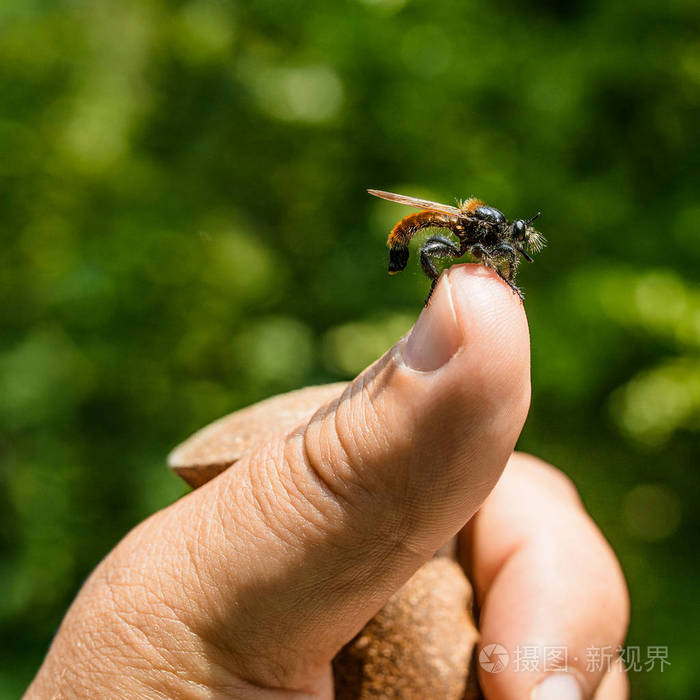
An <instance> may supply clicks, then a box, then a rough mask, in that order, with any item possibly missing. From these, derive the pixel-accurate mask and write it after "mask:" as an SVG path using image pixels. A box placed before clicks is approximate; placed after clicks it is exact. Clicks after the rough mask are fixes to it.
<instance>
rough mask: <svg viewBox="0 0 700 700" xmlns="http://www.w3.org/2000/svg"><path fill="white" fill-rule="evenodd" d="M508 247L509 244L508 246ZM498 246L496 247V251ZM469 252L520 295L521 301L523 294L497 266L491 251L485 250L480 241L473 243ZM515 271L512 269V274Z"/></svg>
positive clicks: (523, 297)
mask: <svg viewBox="0 0 700 700" xmlns="http://www.w3.org/2000/svg"><path fill="white" fill-rule="evenodd" d="M508 247H509V248H510V246H508ZM497 250H498V248H497V249H496V251H497ZM494 252H495V251H494ZM469 253H470V254H471V255H473V256H474V257H475V258H478V259H479V260H480V261H481V262H482V263H483V264H484V265H486V267H488V268H490V269H491V270H493V271H494V272H495V273H496V274H497V275H498V276H499V277H500V278H501V279H502V280H503V281H504V282H505V283H506V284H507V285H508V286H509V287H510V288H511V289H512V290H513V293H514V294H517V295H518V296H519V297H520V300H521V301H523V300H524V299H525V296H524V295H523V293H522V291H521V289H520V287H518V285H516V284H515V282H513V280H512V278H509V277H508V276H507V275H505V274H504V273H503V270H501V268H500V267H499V266H498V263H497V262H496V261H495V260H494V259H493V255H492V251H488V250H486V248H484V246H483V245H481V243H475V244H474V245H473V246H471V247H470V248H469ZM514 273H515V270H513V272H512V274H514Z"/></svg>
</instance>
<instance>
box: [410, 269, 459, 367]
mask: <svg viewBox="0 0 700 700" xmlns="http://www.w3.org/2000/svg"><path fill="white" fill-rule="evenodd" d="M461 345H462V330H461V327H460V326H459V323H458V322H457V317H456V315H455V310H454V306H453V304H452V294H451V291H450V281H449V278H448V277H447V276H446V275H443V276H442V278H441V280H440V283H439V284H438V285H437V287H436V288H435V291H434V292H433V296H432V297H431V298H430V302H429V303H428V306H426V307H425V308H424V309H423V311H421V314H420V316H419V317H418V320H417V321H416V325H415V326H413V330H412V331H411V334H410V335H409V336H408V338H407V339H406V342H405V344H404V347H403V349H402V351H401V354H402V356H403V361H404V363H405V364H406V365H407V366H408V367H410V368H411V369H415V370H418V371H420V372H432V371H433V370H436V369H439V368H440V367H442V366H443V365H444V364H446V363H447V361H448V360H449V359H450V358H451V357H452V356H453V355H454V354H455V353H456V352H457V350H459V348H460V347H461Z"/></svg>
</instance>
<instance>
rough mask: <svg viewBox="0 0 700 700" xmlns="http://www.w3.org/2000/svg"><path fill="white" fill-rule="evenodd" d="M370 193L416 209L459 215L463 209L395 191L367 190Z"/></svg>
mask: <svg viewBox="0 0 700 700" xmlns="http://www.w3.org/2000/svg"><path fill="white" fill-rule="evenodd" d="M367 191H368V192H369V193H370V194H372V195H374V196H375V197H380V198H381V199H388V200H389V201H390V202H396V203H397V204H406V205H407V206H409V207H415V208H416V209H427V210H429V211H438V212H440V213H442V214H450V215H453V216H459V214H460V213H461V211H460V210H459V209H458V208H457V207H451V206H449V205H448V204H438V203H437V202H429V201H428V200H427V199H417V198H416V197H407V196H406V195H404V194H394V193H393V192H383V191H382V190H367Z"/></svg>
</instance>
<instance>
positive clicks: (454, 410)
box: [27, 266, 628, 700]
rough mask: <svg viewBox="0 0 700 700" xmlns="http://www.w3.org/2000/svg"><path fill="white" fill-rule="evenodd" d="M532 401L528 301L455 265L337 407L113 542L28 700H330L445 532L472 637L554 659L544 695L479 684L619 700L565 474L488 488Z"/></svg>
mask: <svg viewBox="0 0 700 700" xmlns="http://www.w3.org/2000/svg"><path fill="white" fill-rule="evenodd" d="M529 397H530V386H529V341H528V331H527V323H526V320H525V315H524V312H523V308H522V305H521V304H520V302H519V301H518V300H517V299H516V298H515V297H514V296H513V295H512V293H511V292H510V290H509V289H508V288H507V287H506V286H505V285H504V284H503V283H502V282H501V281H500V280H498V279H497V278H496V277H495V276H494V275H492V274H491V273H489V272H488V271H486V270H485V269H484V268H483V267H480V266H455V267H452V268H451V269H450V270H449V271H448V273H447V274H445V275H444V276H443V279H442V281H441V283H440V284H439V285H438V287H437V289H436V291H435V294H434V295H433V298H432V300H431V304H430V306H429V307H428V309H426V310H425V311H424V312H423V313H422V314H421V317H420V319H419V321H418V322H417V324H416V326H415V328H414V330H413V332H412V334H411V335H410V336H409V337H408V339H407V340H405V341H400V342H399V343H398V344H397V345H396V346H395V347H394V348H393V349H392V350H391V351H390V352H389V353H387V354H386V355H385V356H384V357H383V358H381V359H380V360H378V361H377V362H376V363H375V364H374V365H372V366H371V367H370V368H369V369H368V370H366V371H365V372H364V373H363V374H362V375H360V376H359V377H358V378H357V379H356V380H355V381H354V382H353V383H352V384H351V385H350V386H349V387H348V389H347V390H346V391H345V392H344V393H343V395H342V397H340V398H339V399H338V400H337V401H335V402H332V403H331V404H330V405H327V406H325V407H323V408H322V409H320V410H319V412H318V413H317V414H316V415H315V416H314V418H313V419H312V420H311V421H310V422H309V424H308V425H306V426H302V427H300V428H299V429H298V430H295V431H293V432H292V433H291V434H290V435H288V436H286V437H280V438H279V439H273V440H270V441H269V442H267V443H266V444H265V445H263V446H262V447H260V448H259V449H257V450H255V451H254V452H252V453H251V454H250V455H248V456H247V457H245V458H243V459H242V460H240V461H239V462H238V463H237V464H236V467H235V469H230V470H228V471H227V472H225V473H224V474H221V475H220V476H219V477H218V478H216V479H215V480H213V481H211V482H209V483H208V484H206V485H205V486H203V487H202V488H200V489H198V490H197V491H195V492H193V493H192V494H190V495H188V496H186V497H185V498H183V499H181V500H180V501H178V502H177V503H175V504H173V505H172V506H170V507H169V508H166V509H165V510H163V511H161V512H159V513H156V514H155V515H153V516H152V517H150V518H149V519H148V520H146V521H145V522H144V523H142V524H141V525H139V526H138V527H137V528H135V529H134V530H133V531H132V532H131V533H130V534H129V535H127V536H126V537H125V538H124V540H123V541H122V542H121V543H120V544H119V545H118V546H117V547H116V548H115V549H114V551H113V552H111V553H110V554H109V555H108V556H107V557H106V558H105V560H104V561H103V562H102V563H101V564H100V565H99V566H98V567H97V569H96V570H95V572H93V574H92V576H91V577H90V578H89V579H88V581H87V582H86V584H85V586H84V587H83V589H82V590H81V592H80V594H79V595H78V597H77V599H76V600H75V602H74V604H73V605H72V607H71V608H70V610H69V612H68V614H67V615H66V618H65V620H64V622H63V624H62V625H61V628H60V630H59V632H58V634H57V636H56V638H55V640H54V643H53V644H52V646H51V649H50V651H49V653H48V655H47V658H46V660H45V662H44V664H43V666H42V668H41V669H40V671H39V673H38V675H37V678H36V679H35V681H34V683H33V684H32V686H31V687H30V689H29V690H28V693H27V697H28V698H39V697H42V698H43V697H55V696H57V695H58V696H60V697H120V698H124V697H139V698H145V697H236V698H251V699H252V698H274V697H280V698H281V697H284V698H291V697H293V698H319V699H320V698H330V697H332V687H333V685H332V677H331V666H330V662H331V659H332V658H333V656H334V655H335V654H336V652H337V651H338V650H339V649H340V647H341V646H342V645H343V644H345V643H346V642H347V641H348V640H350V639H351V638H352V637H353V636H354V635H355V634H356V633H357V632H358V631H359V630H360V628H361V627H362V626H363V625H364V624H365V623H366V622H367V620H368V619H369V618H371V617H372V616H373V615H374V614H375V613H376V611H377V610H378V609H379V608H381V607H382V605H383V604H384V603H385V602H386V600H387V599H388V598H389V597H390V596H391V595H392V593H393V592H394V591H396V590H397V589H398V588H399V587H400V586H401V585H402V584H403V583H404V582H405V581H406V580H407V579H408V578H409V577H410V576H411V574H412V573H413V572H414V571H415V570H416V569H417V568H418V567H419V566H421V564H423V563H424V562H425V561H427V560H428V559H429V558H430V557H431V555H432V554H433V552H434V551H435V550H437V549H438V548H439V547H440V546H441V545H442V544H443V543H444V542H446V541H447V540H448V539H450V538H451V537H452V536H453V535H455V534H456V533H459V537H460V539H461V541H462V550H463V551H464V552H465V566H466V568H467V569H468V571H469V574H470V578H471V580H472V582H473V583H474V585H475V588H476V593H477V599H478V600H479V602H480V605H481V618H480V628H481V634H482V643H483V644H488V643H491V642H497V643H499V644H502V645H503V646H505V647H506V648H507V649H513V648H515V647H517V646H519V645H535V644H540V645H550V646H559V647H562V646H563V647H566V649H567V654H568V670H569V671H570V673H569V675H564V674H559V673H558V674H555V675H554V676H552V678H551V679H549V677H548V676H547V675H546V674H545V673H544V672H543V671H542V669H539V671H533V672H524V671H519V672H516V671H515V670H513V669H512V668H509V669H506V670H505V671H504V672H502V673H500V674H488V673H485V672H484V673H481V675H480V681H481V685H482V689H483V691H484V693H485V695H486V697H487V698H489V700H495V699H497V698H498V699H500V698H504V699H508V698H528V697H530V694H531V693H532V692H533V688H534V687H535V686H536V685H537V684H538V683H540V682H541V681H547V682H550V683H554V684H555V685H556V686H558V687H555V688H553V689H552V688H551V687H550V694H549V695H542V694H541V693H540V695H534V697H535V698H555V697H556V698H561V699H562V700H567V698H574V697H577V695H574V694H570V695H568V696H567V695H565V694H564V693H565V692H566V686H567V684H569V689H570V690H571V689H572V688H573V689H575V688H576V687H579V688H580V689H581V690H580V694H579V695H578V697H593V696H594V693H597V694H595V697H596V698H605V699H606V700H607V699H611V700H612V699H619V698H623V697H625V696H626V690H625V688H626V686H625V680H624V676H623V675H621V674H609V675H608V676H606V677H603V676H602V674H601V672H600V671H597V670H596V671H592V672H589V671H588V670H587V668H586V660H585V659H586V655H585V649H586V648H588V647H605V646H607V647H612V648H613V649H614V648H616V647H617V645H619V644H620V643H621V642H622V640H623V637H624V633H625V630H626V626H627V617H628V602H627V593H626V587H625V584H624V579H623V577H622V574H621V572H620V569H619V566H618V564H617V562H616V559H615V557H614V555H613V553H612V552H611V550H610V548H609V547H608V545H607V544H606V543H605V541H604V539H603V538H602V536H601V535H600V533H599V532H598V530H597V528H596V527H595V525H594V524H593V523H592V521H591V520H590V519H589V518H588V516H587V515H586V514H585V511H584V510H583V508H582V506H581V503H580V501H579V499H578V497H577V496H576V494H575V491H574V489H573V487H572V486H571V484H570V482H568V480H567V479H566V477H564V476H563V475H561V473H559V472H557V471H556V470H554V469H553V468H551V467H548V466H546V465H544V464H543V463H541V462H539V461H537V460H535V459H534V458H529V457H525V456H516V457H513V458H512V459H511V461H510V463H509V465H508V467H507V469H506V472H505V474H504V475H503V478H501V479H500V481H499V477H500V476H501V472H502V470H503V468H504V466H505V464H506V462H508V459H509V457H510V455H511V453H512V450H513V447H514V445H515V441H516V440H517V437H518V435H519V433H520V430H521V428H522V424H523V422H524V420H525V416H526V414H527V409H528V405H529ZM497 482H498V485H497V486H496V488H495V489H494V486H495V485H496V483H497ZM489 494H490V495H489ZM480 507H481V509H480V510H479V513H478V515H477V517H476V518H473V519H472V516H474V514H475V513H476V511H477V509H479V508H480ZM470 519H471V522H469V525H468V526H467V527H465V523H467V521H470ZM574 659H576V661H574ZM567 679H573V680H572V681H570V680H567ZM601 681H602V683H601ZM541 687H542V688H545V687H546V686H541ZM596 689H597V690H596ZM572 692H573V691H572Z"/></svg>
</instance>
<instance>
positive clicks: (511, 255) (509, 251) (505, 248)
mask: <svg viewBox="0 0 700 700" xmlns="http://www.w3.org/2000/svg"><path fill="white" fill-rule="evenodd" d="M496 252H497V253H501V254H502V255H504V256H507V257H508V279H509V280H511V281H512V280H514V279H515V273H516V271H517V269H518V262H520V260H519V258H518V253H517V251H516V250H515V248H513V246H512V245H509V244H508V243H501V245H499V246H498V248H496Z"/></svg>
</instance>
